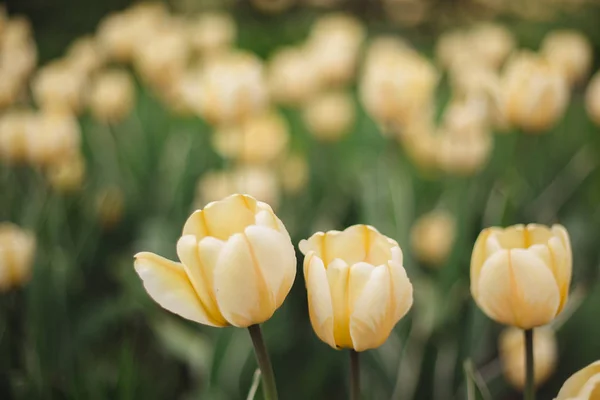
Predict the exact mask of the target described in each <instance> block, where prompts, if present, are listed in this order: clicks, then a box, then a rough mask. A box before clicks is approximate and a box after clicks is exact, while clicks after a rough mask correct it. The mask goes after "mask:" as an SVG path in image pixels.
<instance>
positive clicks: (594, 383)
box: [554, 361, 600, 400]
mask: <svg viewBox="0 0 600 400" xmlns="http://www.w3.org/2000/svg"><path fill="white" fill-rule="evenodd" d="M599 393H600V361H596V362H593V363H591V364H590V365H588V366H587V367H585V368H583V369H581V370H579V371H577V372H576V373H574V374H573V375H572V376H571V377H570V378H569V379H567V380H566V382H565V383H564V384H563V386H562V388H561V389H560V392H558V396H556V399H554V400H597V399H598V394H599Z"/></svg>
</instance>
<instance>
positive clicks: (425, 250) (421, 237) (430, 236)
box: [410, 210, 456, 266]
mask: <svg viewBox="0 0 600 400" xmlns="http://www.w3.org/2000/svg"><path fill="white" fill-rule="evenodd" d="M410 233H411V236H410V238H411V247H412V249H413V251H414V252H415V255H416V256H417V258H418V259H419V260H421V261H423V262H425V263H426V264H429V265H434V266H437V265H440V264H443V263H444V262H445V261H446V259H447V258H448V255H449V254H450V251H451V250H452V245H453V244H454V237H455V236H456V221H455V218H454V216H453V215H452V214H450V213H448V212H446V211H441V210H440V211H432V212H430V213H428V214H425V215H423V216H422V217H420V218H419V219H418V220H417V221H416V222H415V224H414V225H413V227H412V229H411V232H410Z"/></svg>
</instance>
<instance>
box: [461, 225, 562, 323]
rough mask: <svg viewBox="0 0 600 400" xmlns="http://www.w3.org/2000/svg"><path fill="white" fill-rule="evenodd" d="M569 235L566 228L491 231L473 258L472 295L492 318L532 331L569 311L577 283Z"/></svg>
mask: <svg viewBox="0 0 600 400" xmlns="http://www.w3.org/2000/svg"><path fill="white" fill-rule="evenodd" d="M572 263H573V261H572V254H571V242H570V239H569V234H568V233H567V231H566V229H565V228H564V227H563V226H562V225H553V226H552V227H546V226H543V225H536V224H529V225H527V226H524V225H514V226H511V227H508V228H505V229H502V228H496V227H493V228H486V229H484V230H483V231H482V232H481V233H480V234H479V237H478V238H477V241H476V242H475V247H474V248H473V254H472V257H471V294H472V295H473V298H474V299H475V302H476V303H477V305H478V306H479V307H480V308H481V309H482V310H483V312H484V313H485V314H487V316H488V317H490V318H492V319H493V320H495V321H497V322H500V323H502V324H506V325H512V326H516V327H518V328H521V329H531V328H534V327H537V326H541V325H545V324H547V323H549V322H550V321H552V320H553V319H554V318H555V317H556V316H557V315H558V314H559V313H560V312H561V311H562V309H563V307H564V305H565V303H566V301H567V298H568V295H569V284H570V282H571V271H572Z"/></svg>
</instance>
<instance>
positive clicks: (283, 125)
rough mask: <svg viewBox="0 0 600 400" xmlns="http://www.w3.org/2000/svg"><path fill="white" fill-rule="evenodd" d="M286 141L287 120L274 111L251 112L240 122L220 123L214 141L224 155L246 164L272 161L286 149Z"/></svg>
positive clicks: (218, 150)
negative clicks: (220, 126) (234, 123)
mask: <svg viewBox="0 0 600 400" xmlns="http://www.w3.org/2000/svg"><path fill="white" fill-rule="evenodd" d="M288 141H289V129H288V125H287V121H286V120H285V119H284V118H283V117H282V116H281V115H279V114H278V113H277V112H276V111H269V112H265V113H261V114H260V115H257V116H252V117H249V118H247V119H245V120H244V121H242V123H241V124H239V125H234V126H229V127H223V128H221V129H219V130H217V131H216V132H215V133H214V136H213V144H214V146H215V149H216V150H217V152H218V153H219V154H221V155H222V156H223V157H225V158H230V159H234V160H238V161H241V162H244V163H249V164H268V163H271V162H273V161H275V160H277V159H278V158H280V157H281V155H282V154H283V153H284V152H285V150H286V147H287V144H288Z"/></svg>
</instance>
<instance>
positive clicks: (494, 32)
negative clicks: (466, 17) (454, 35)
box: [469, 23, 515, 69]
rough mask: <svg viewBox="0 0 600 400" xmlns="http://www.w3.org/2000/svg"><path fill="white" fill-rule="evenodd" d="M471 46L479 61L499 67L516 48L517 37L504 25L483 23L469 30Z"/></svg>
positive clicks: (494, 67)
mask: <svg viewBox="0 0 600 400" xmlns="http://www.w3.org/2000/svg"><path fill="white" fill-rule="evenodd" d="M469 43H470V45H469V47H470V48H471V51H474V52H475V54H476V58H477V60H478V61H480V62H482V63H483V64H485V65H487V66H489V67H490V68H493V69H498V68H499V67H500V66H501V65H502V63H503V62H504V60H506V58H507V57H508V56H509V55H510V53H511V52H512V51H513V49H514V48H515V38H514V36H513V35H512V33H511V32H510V30H508V28H506V27H505V26H502V25H497V24H492V23H481V24H478V25H476V26H474V27H473V28H472V29H471V31H470V32H469Z"/></svg>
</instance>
